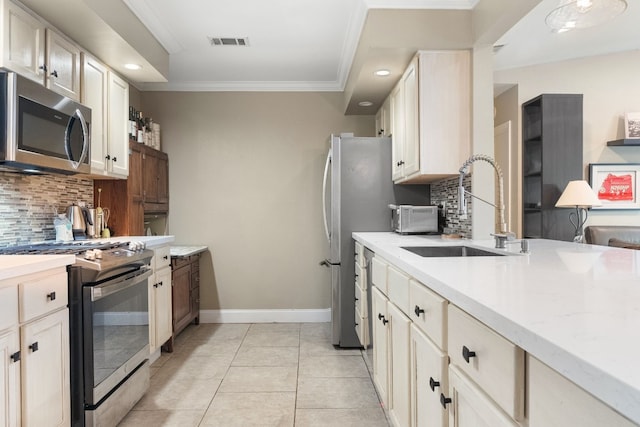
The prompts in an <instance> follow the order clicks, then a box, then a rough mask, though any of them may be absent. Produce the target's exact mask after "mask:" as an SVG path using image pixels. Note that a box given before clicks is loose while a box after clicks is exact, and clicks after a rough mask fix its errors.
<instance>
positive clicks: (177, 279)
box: [166, 254, 200, 352]
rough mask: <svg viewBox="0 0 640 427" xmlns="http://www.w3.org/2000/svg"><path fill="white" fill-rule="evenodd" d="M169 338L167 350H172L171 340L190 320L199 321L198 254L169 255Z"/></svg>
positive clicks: (197, 322)
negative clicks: (170, 321) (171, 329)
mask: <svg viewBox="0 0 640 427" xmlns="http://www.w3.org/2000/svg"><path fill="white" fill-rule="evenodd" d="M171 305H172V326H173V332H172V335H171V339H170V340H169V342H168V343H167V347H166V349H167V351H169V352H171V351H173V341H174V339H175V337H176V336H177V335H178V334H179V333H180V332H182V330H183V329H184V328H186V327H187V326H188V325H189V324H191V322H194V323H195V324H196V325H198V324H199V323H200V255H199V254H196V255H190V256H185V257H171Z"/></svg>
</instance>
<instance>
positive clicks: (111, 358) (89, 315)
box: [82, 267, 151, 406]
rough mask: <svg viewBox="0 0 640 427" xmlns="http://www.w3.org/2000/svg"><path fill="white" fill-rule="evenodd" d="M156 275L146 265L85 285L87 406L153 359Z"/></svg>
mask: <svg viewBox="0 0 640 427" xmlns="http://www.w3.org/2000/svg"><path fill="white" fill-rule="evenodd" d="M150 275H151V269H149V268H148V267H144V268H142V269H140V270H136V271H134V272H131V273H127V274H124V275H122V276H119V277H117V278H114V279H110V280H108V281H105V282H104V283H100V284H96V285H92V286H84V288H83V290H82V293H83V338H84V394H85V405H88V406H95V405H98V404H99V403H100V401H101V400H102V399H103V398H104V397H105V396H106V395H107V394H109V392H110V391H111V390H113V389H114V388H116V387H117V386H118V385H119V384H120V383H121V382H122V381H123V380H124V379H125V378H127V376H128V375H129V374H131V373H132V372H133V371H134V370H135V369H136V368H137V367H138V366H139V365H140V364H141V363H142V362H143V361H144V360H146V359H147V358H148V357H149V301H148V295H149V294H148V284H147V281H148V278H149V276H150Z"/></svg>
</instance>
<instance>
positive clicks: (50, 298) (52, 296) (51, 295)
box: [47, 292, 56, 301]
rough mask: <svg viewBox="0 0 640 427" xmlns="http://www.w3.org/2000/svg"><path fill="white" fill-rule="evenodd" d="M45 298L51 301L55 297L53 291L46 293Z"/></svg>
mask: <svg viewBox="0 0 640 427" xmlns="http://www.w3.org/2000/svg"><path fill="white" fill-rule="evenodd" d="M47 299H49V300H51V301H53V300H55V299H56V293H55V292H51V293H50V294H47Z"/></svg>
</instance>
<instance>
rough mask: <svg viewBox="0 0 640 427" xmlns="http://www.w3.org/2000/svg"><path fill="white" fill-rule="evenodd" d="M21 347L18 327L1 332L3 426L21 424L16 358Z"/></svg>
mask: <svg viewBox="0 0 640 427" xmlns="http://www.w3.org/2000/svg"><path fill="white" fill-rule="evenodd" d="M18 348H20V340H19V338H18V328H17V327H16V328H12V329H9V330H6V331H4V332H2V333H0V357H2V361H1V362H0V380H2V384H4V387H0V403H1V405H0V423H1V424H2V425H3V426H17V425H20V422H19V420H20V418H19V415H20V362H19V361H16V360H14V359H15V357H16V356H14V354H15V352H16V349H18Z"/></svg>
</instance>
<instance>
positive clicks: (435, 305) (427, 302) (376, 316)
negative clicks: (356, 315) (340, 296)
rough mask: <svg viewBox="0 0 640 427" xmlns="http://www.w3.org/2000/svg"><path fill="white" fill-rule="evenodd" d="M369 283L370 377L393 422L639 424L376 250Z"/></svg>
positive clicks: (501, 426) (569, 426) (439, 425)
mask: <svg viewBox="0 0 640 427" xmlns="http://www.w3.org/2000/svg"><path fill="white" fill-rule="evenodd" d="M372 280H373V284H374V286H373V288H372V290H371V291H372V292H371V295H372V298H371V303H372V313H371V315H372V316H373V319H372V321H373V365H374V366H373V382H374V385H375V386H376V389H377V390H378V394H379V396H380V398H381V399H382V401H383V403H384V406H385V407H386V408H387V409H388V414H389V417H390V419H391V421H392V423H393V425H394V426H395V427H409V426H411V427H633V426H636V427H638V424H634V423H633V422H631V421H629V420H628V419H627V418H625V417H624V416H622V415H620V414H619V413H618V412H616V411H615V410H614V409H613V408H611V407H610V406H608V405H606V404H605V403H603V402H602V401H601V400H599V399H598V398H596V397H594V396H593V395H591V394H590V393H589V392H587V391H585V390H583V389H582V388H580V387H579V386H577V385H576V384H574V383H573V382H571V381H569V380H568V379H567V378H565V377H564V376H562V375H561V374H560V373H558V372H556V371H555V370H553V369H552V368H550V367H548V366H547V365H545V364H544V363H542V362H540V361H539V360H537V359H535V358H534V357H533V356H532V355H530V354H526V353H525V351H524V350H523V349H522V348H520V347H518V346H517V345H515V344H514V343H513V342H511V341H509V340H507V339H506V338H505V337H503V336H501V335H499V334H498V333H497V332H495V331H494V330H493V329H492V328H490V327H488V326H487V325H485V324H484V323H482V322H480V321H479V320H478V319H476V318H475V317H473V316H471V315H470V314H468V313H466V312H465V311H463V310H461V309H460V308H458V307H456V306H455V305H454V304H452V303H451V302H449V301H447V300H445V299H444V298H442V297H441V296H440V295H438V294H436V293H435V292H434V291H433V290H432V289H429V288H430V287H429V285H428V283H427V284H424V283H421V282H418V281H416V280H415V279H413V278H411V277H410V276H408V275H407V274H406V273H405V272H404V271H402V270H401V269H399V268H398V267H396V266H394V265H393V264H391V263H389V262H388V261H386V260H384V259H383V258H381V257H379V256H378V255H376V256H375V257H374V258H373V260H372ZM525 409H526V411H525Z"/></svg>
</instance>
